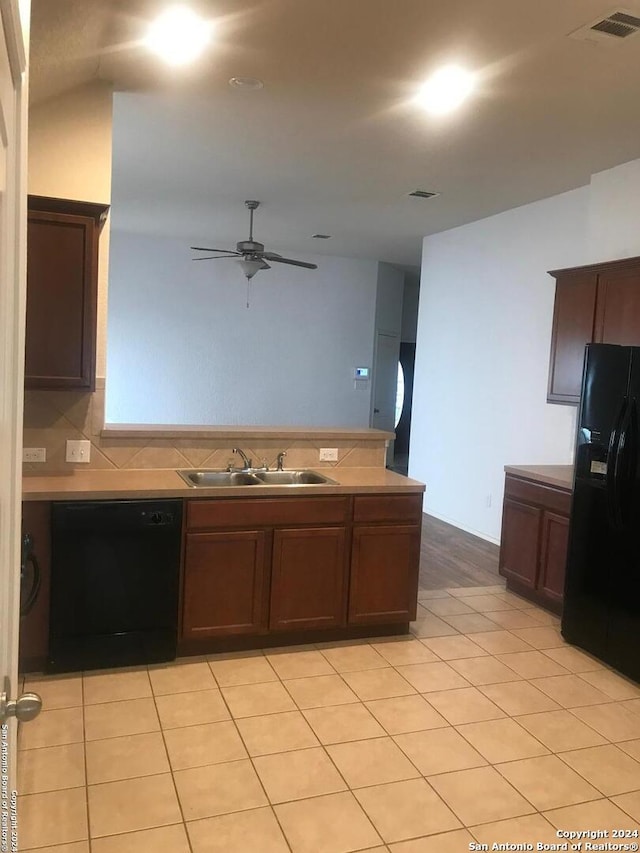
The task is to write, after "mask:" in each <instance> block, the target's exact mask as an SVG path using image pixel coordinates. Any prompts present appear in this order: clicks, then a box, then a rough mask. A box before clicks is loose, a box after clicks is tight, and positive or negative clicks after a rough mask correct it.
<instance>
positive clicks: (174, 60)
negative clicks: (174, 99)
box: [144, 6, 213, 65]
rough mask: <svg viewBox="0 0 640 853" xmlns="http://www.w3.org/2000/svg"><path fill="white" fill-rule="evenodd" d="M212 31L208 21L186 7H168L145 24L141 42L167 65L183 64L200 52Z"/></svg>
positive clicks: (210, 23) (194, 58)
mask: <svg viewBox="0 0 640 853" xmlns="http://www.w3.org/2000/svg"><path fill="white" fill-rule="evenodd" d="M212 31H213V24H212V22H211V21H206V20H205V19H204V18H201V17H200V16H199V15H196V13H195V12H194V11H192V10H191V9H189V7H188V6H171V7H169V8H168V9H166V10H165V11H164V12H163V13H162V14H161V15H159V16H158V17H157V18H156V19H155V21H153V23H152V24H151V25H150V26H149V29H148V31H147V35H146V37H145V39H144V44H145V46H146V47H147V48H148V49H149V50H150V51H152V52H153V53H155V54H157V55H158V56H159V57H160V58H161V59H163V60H164V61H165V62H166V63H168V64H169V65H187V64H188V63H189V62H193V61H194V60H196V59H197V58H198V57H199V56H200V55H201V54H202V52H203V51H204V49H205V48H206V46H207V45H208V44H209V42H210V41H211V35H212Z"/></svg>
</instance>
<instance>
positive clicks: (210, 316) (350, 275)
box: [106, 229, 378, 426]
mask: <svg viewBox="0 0 640 853" xmlns="http://www.w3.org/2000/svg"><path fill="white" fill-rule="evenodd" d="M283 251H284V250H283ZM192 255H193V253H192V252H191V251H190V250H189V246H188V245H187V244H185V242H184V241H182V240H169V239H166V238H160V237H149V236H140V235H132V234H129V233H126V232H121V231H117V230H115V229H114V230H112V232H111V257H110V287H109V326H108V335H109V352H108V377H109V381H108V383H107V417H106V419H107V421H108V422H110V423H191V424H234V425H235V424H247V425H253V424H264V425H276V424H278V425H279V424H282V425H311V424H313V425H317V426H340V425H344V426H368V423H369V399H370V391H369V390H367V391H361V390H355V389H354V382H353V368H354V367H355V366H357V365H363V364H364V365H367V364H371V363H372V359H373V333H372V330H373V326H374V311H375V305H376V284H377V278H378V263H377V262H375V261H364V260H353V259H348V258H336V257H331V256H328V255H322V256H317V257H312V256H308V255H305V259H306V260H310V261H312V262H315V263H317V264H318V269H317V270H315V271H309V270H301V269H296V268H294V267H289V266H284V265H281V266H277V265H276V264H273V269H271V270H267V271H262V272H259V273H258V274H257V275H256V277H255V279H254V280H253V283H252V285H251V297H250V305H251V307H250V308H249V309H247V308H246V296H247V286H246V285H247V282H246V279H245V278H244V277H243V276H242V274H241V271H240V270H239V269H238V267H237V265H236V264H235V263H234V261H233V260H230V259H226V260H217V261H202V262H197V263H196V262H193V261H192V260H191V258H192Z"/></svg>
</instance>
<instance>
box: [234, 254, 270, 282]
mask: <svg viewBox="0 0 640 853" xmlns="http://www.w3.org/2000/svg"><path fill="white" fill-rule="evenodd" d="M238 266H239V267H240V269H241V270H242V272H243V273H244V276H245V278H246V279H247V281H251V279H252V278H253V277H254V275H255V274H256V273H257V272H259V271H260V270H268V269H271V268H270V266H269V264H266V263H265V262H264V261H259V260H256V259H254V258H238Z"/></svg>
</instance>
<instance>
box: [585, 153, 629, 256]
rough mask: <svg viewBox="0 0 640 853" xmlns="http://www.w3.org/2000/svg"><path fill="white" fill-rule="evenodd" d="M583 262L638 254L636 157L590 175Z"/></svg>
mask: <svg viewBox="0 0 640 853" xmlns="http://www.w3.org/2000/svg"><path fill="white" fill-rule="evenodd" d="M587 251H588V257H587V259H586V261H585V263H597V262H599V261H611V260H614V259H615V258H630V257H634V256H635V255H640V160H632V161H631V162H630V163H623V164H622V165H621V166H616V167H615V168H613V169H607V171H605V172H597V173H596V174H595V175H592V177H591V186H590V192H589V239H588V246H587Z"/></svg>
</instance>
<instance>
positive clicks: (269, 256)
mask: <svg viewBox="0 0 640 853" xmlns="http://www.w3.org/2000/svg"><path fill="white" fill-rule="evenodd" d="M262 257H263V258H266V259H267V260H269V261H274V263H277V264H290V265H291V266H292V267H304V269H306V270H317V269H318V265H317V264H309V263H307V262H306V261H294V260H293V258H283V257H282V255H276V254H274V253H273V252H267V253H265V254H264V255H263V256H262Z"/></svg>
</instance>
